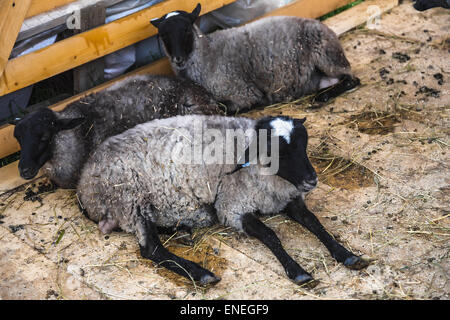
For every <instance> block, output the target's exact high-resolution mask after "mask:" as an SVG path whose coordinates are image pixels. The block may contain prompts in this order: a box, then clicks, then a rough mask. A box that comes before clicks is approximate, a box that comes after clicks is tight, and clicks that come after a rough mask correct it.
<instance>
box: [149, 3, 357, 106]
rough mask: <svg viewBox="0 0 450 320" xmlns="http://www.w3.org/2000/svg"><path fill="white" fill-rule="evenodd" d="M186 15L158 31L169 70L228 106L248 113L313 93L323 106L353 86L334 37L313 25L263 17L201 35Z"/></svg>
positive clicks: (170, 17)
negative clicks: (202, 88)
mask: <svg viewBox="0 0 450 320" xmlns="http://www.w3.org/2000/svg"><path fill="white" fill-rule="evenodd" d="M200 9H201V6H200V4H198V5H197V7H196V8H195V9H194V11H193V12H192V13H187V12H185V11H175V12H172V13H169V14H167V15H165V16H163V17H162V18H160V19H153V20H151V23H152V24H153V25H154V26H155V27H157V28H158V34H159V37H160V38H161V40H162V43H163V46H164V49H165V52H166V54H167V55H168V57H169V59H170V63H171V66H172V69H173V70H174V72H175V74H177V75H178V76H181V77H184V78H188V79H191V80H193V81H194V82H196V83H198V84H200V85H202V86H203V87H204V88H206V89H207V90H208V91H209V92H210V93H212V94H213V95H214V97H215V98H216V99H217V100H218V101H220V102H222V103H224V104H226V105H227V106H228V111H230V112H235V111H238V110H239V109H249V108H253V107H257V106H261V105H268V104H272V103H277V102H283V101H287V100H293V99H296V98H299V97H301V96H304V95H309V94H312V93H316V92H317V91H319V90H321V89H322V91H320V93H319V94H318V95H317V96H316V98H315V100H316V101H321V102H323V101H327V100H329V99H330V98H332V97H335V96H337V95H339V94H341V93H343V92H345V91H348V90H350V89H352V88H354V87H356V86H357V85H359V83H360V82H359V79H358V78H356V77H353V76H352V75H351V68H350V63H349V62H348V60H347V58H346V57H345V54H344V51H343V49H342V47H341V44H340V43H339V39H338V38H337V36H336V34H335V33H334V32H333V31H332V30H330V29H329V28H328V27H327V26H325V25H324V24H322V23H321V22H319V21H317V20H312V19H303V18H298V17H281V16H278V17H268V18H262V19H260V20H257V21H255V22H252V23H249V24H247V25H244V26H241V27H237V28H231V29H227V30H219V31H216V32H213V33H211V34H208V35H204V34H202V32H201V31H200V29H199V28H198V27H197V26H196V25H195V24H194V22H195V20H196V19H197V18H198V16H199V13H200Z"/></svg>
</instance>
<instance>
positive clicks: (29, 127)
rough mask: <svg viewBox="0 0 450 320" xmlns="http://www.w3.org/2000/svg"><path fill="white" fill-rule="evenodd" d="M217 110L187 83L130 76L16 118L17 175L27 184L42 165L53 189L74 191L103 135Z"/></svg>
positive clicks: (200, 92)
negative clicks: (65, 102)
mask: <svg viewBox="0 0 450 320" xmlns="http://www.w3.org/2000/svg"><path fill="white" fill-rule="evenodd" d="M221 112H222V111H221V110H220V106H219V105H218V104H217V102H216V101H215V100H214V99H213V98H212V96H211V95H210V94H208V93H207V92H206V91H205V90H204V89H203V88H201V87H200V86H197V85H195V84H193V83H191V82H190V81H187V80H183V79H175V78H168V77H162V76H151V75H137V76H133V77H130V78H127V79H125V80H122V81H121V82H118V83H116V84H114V85H112V86H111V87H109V88H107V89H105V90H103V91H100V92H98V93H96V94H92V95H89V96H87V97H85V98H83V99H81V100H79V101H76V102H73V103H71V104H69V105H68V106H67V107H66V108H65V109H64V110H62V111H60V112H54V111H52V110H50V109H48V108H42V109H38V110H36V111H35V112H32V113H30V114H28V115H26V116H25V117H24V118H23V119H16V121H14V122H13V124H15V125H16V126H15V128H14V136H15V138H16V139H17V140H18V141H19V144H20V146H21V150H22V151H21V155H20V161H19V172H20V175H21V176H22V177H23V178H24V179H27V180H29V179H32V178H34V177H35V176H36V175H37V173H38V172H39V170H40V168H41V167H43V168H44V172H45V173H47V174H48V176H49V178H50V179H51V180H52V181H53V182H54V183H55V184H56V185H57V186H59V187H61V188H69V189H70V188H76V184H77V182H78V178H79V175H80V171H81V168H82V164H83V163H84V162H85V161H86V159H87V157H88V155H89V154H90V152H91V151H92V150H93V149H94V148H95V147H96V146H97V145H99V144H100V143H101V142H102V141H103V140H105V139H106V138H107V137H110V136H112V135H115V134H118V133H121V132H123V131H125V130H127V129H129V128H132V127H134V126H135V125H136V124H139V123H143V122H146V121H149V120H152V119H156V118H165V117H169V116H173V115H178V114H181V115H182V114H218V113H221Z"/></svg>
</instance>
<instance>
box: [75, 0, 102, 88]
mask: <svg viewBox="0 0 450 320" xmlns="http://www.w3.org/2000/svg"><path fill="white" fill-rule="evenodd" d="M79 17H80V19H81V21H80V29H79V30H75V34H78V33H81V32H84V31H87V30H90V29H93V28H95V27H98V26H100V25H103V24H105V19H106V8H105V4H104V2H103V1H102V2H99V3H97V4H95V5H93V6H90V7H86V8H83V9H81V12H80V15H79ZM104 70H105V61H104V59H103V57H101V58H99V59H96V60H94V61H91V62H88V63H86V64H84V65H82V66H80V67H78V68H75V69H74V70H73V86H74V92H75V93H80V92H83V91H86V90H88V89H90V88H92V87H95V86H96V85H99V84H101V83H103V82H104Z"/></svg>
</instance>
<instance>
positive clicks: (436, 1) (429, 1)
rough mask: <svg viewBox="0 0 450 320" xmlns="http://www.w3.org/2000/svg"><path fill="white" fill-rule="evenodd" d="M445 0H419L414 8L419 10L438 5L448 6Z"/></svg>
mask: <svg viewBox="0 0 450 320" xmlns="http://www.w3.org/2000/svg"><path fill="white" fill-rule="evenodd" d="M444 2H445V0H417V1H416V3H415V4H414V8H415V9H416V10H419V11H425V10H428V9H431V8H436V7H444V8H445V7H447V8H448V6H446V3H444Z"/></svg>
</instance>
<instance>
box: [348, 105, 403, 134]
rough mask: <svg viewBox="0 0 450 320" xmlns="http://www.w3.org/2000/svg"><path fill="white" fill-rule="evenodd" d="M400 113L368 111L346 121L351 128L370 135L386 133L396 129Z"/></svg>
mask: <svg viewBox="0 0 450 320" xmlns="http://www.w3.org/2000/svg"><path fill="white" fill-rule="evenodd" d="M400 122H401V121H400V119H399V114H397V113H394V114H389V113H387V112H377V111H367V112H361V113H358V114H355V115H352V116H350V119H349V120H348V121H347V122H346V123H345V124H346V125H347V126H348V127H349V128H351V129H355V130H358V131H359V132H361V133H365V134H370V135H386V134H388V133H391V132H393V131H394V129H395V127H396V124H397V123H400Z"/></svg>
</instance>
